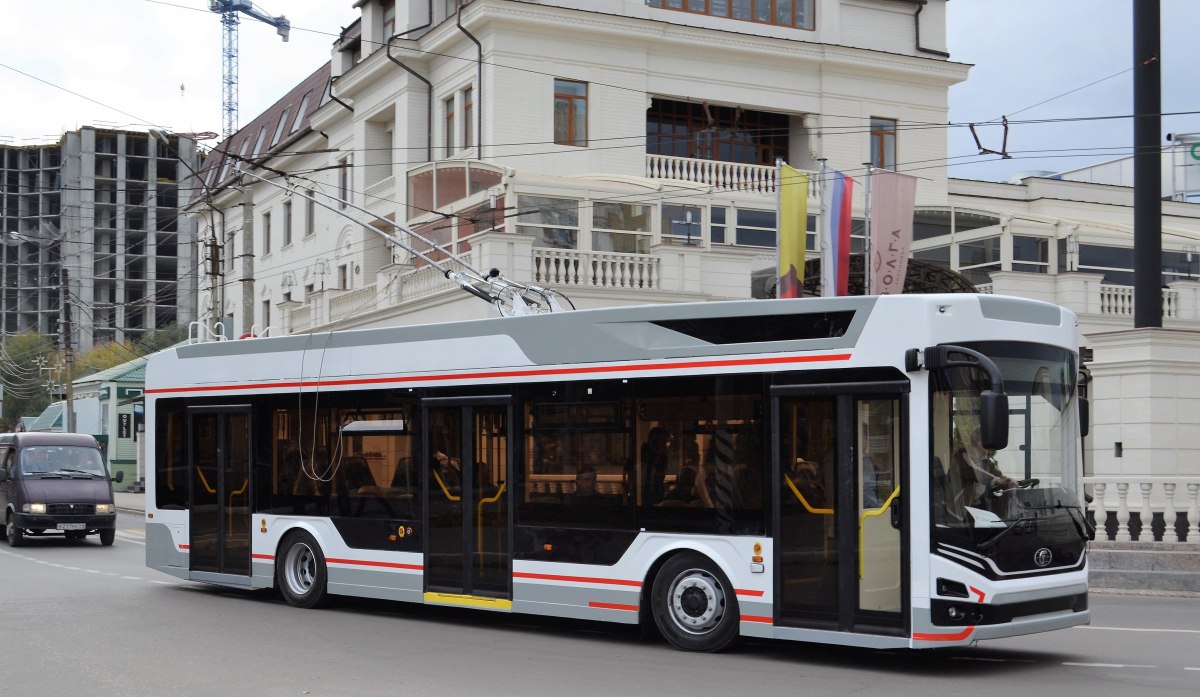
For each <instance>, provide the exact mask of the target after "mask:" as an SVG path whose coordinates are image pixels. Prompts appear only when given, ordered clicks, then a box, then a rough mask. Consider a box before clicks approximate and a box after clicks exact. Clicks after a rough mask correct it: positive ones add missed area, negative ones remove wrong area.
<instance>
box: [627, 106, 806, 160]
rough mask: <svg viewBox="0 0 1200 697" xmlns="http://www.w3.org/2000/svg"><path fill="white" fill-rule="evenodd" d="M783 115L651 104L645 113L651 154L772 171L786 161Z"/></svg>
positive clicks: (715, 107) (788, 127)
mask: <svg viewBox="0 0 1200 697" xmlns="http://www.w3.org/2000/svg"><path fill="white" fill-rule="evenodd" d="M789 130H790V125H789V121H788V117H787V115H786V114H773V113H770V112H766V111H748V110H745V109H739V108H734V107H722V106H713V105H710V104H696V103H693V102H677V101H673V100H669V99H654V100H651V102H650V109H649V110H648V111H647V112H646V152H647V153H648V154H651V155H669V156H672V157H688V158H692V159H698V160H719V161H721V162H740V163H743V164H750V165H768V166H774V165H775V161H776V160H777V159H787V156H788V131H789Z"/></svg>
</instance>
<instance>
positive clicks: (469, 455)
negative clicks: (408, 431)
mask: <svg viewBox="0 0 1200 697" xmlns="http://www.w3.org/2000/svg"><path fill="white" fill-rule="evenodd" d="M424 407H425V413H424V419H423V420H422V422H423V423H424V428H425V438H424V449H425V458H424V460H425V462H426V463H427V466H428V468H429V473H430V475H429V477H427V478H426V481H427V482H428V485H427V487H426V501H427V504H428V505H427V506H426V507H425V510H426V511H427V515H428V516H429V519H428V524H427V525H426V526H425V529H426V530H428V531H429V534H428V535H427V536H426V541H425V584H426V588H425V590H426V591H427V592H428V593H431V594H435V595H438V598H440V599H444V598H445V597H447V594H448V595H449V596H455V595H460V596H485V597H488V598H500V599H510V598H511V597H512V590H511V580H512V552H511V545H510V540H509V525H508V520H509V507H508V501H509V498H508V482H509V481H510V474H509V462H510V461H511V459H512V458H511V446H510V442H511V441H510V439H509V437H508V433H509V425H510V424H511V423H512V414H511V408H510V406H509V400H508V398H490V397H489V398H475V399H467V400H462V399H430V400H426V401H425V403H424ZM451 602H453V600H452V599H451Z"/></svg>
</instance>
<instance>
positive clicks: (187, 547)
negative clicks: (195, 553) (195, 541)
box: [179, 545, 192, 549]
mask: <svg viewBox="0 0 1200 697" xmlns="http://www.w3.org/2000/svg"><path fill="white" fill-rule="evenodd" d="M179 548H180V549H191V548H192V546H191V545H179Z"/></svg>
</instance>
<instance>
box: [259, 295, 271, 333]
mask: <svg viewBox="0 0 1200 697" xmlns="http://www.w3.org/2000/svg"><path fill="white" fill-rule="evenodd" d="M269 326H271V301H270V300H264V301H262V326H261V327H259V328H258V332H259V333H260V334H265V333H266V331H267V327H269Z"/></svg>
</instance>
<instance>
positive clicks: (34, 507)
mask: <svg viewBox="0 0 1200 697" xmlns="http://www.w3.org/2000/svg"><path fill="white" fill-rule="evenodd" d="M21 512H22V513H45V512H46V504H44V503H26V504H22V505H21Z"/></svg>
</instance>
